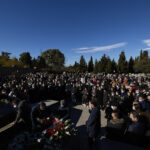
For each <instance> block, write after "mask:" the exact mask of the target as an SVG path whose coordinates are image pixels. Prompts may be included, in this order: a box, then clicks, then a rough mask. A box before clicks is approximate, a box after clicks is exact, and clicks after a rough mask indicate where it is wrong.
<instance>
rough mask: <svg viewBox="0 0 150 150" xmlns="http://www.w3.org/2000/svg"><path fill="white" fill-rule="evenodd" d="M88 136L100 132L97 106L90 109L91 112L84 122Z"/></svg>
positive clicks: (96, 134)
mask: <svg viewBox="0 0 150 150" xmlns="http://www.w3.org/2000/svg"><path fill="white" fill-rule="evenodd" d="M86 126H87V132H88V136H89V137H96V136H98V135H99V132H100V110H99V107H96V108H94V109H92V111H91V114H90V116H89V118H88V120H87V122H86Z"/></svg>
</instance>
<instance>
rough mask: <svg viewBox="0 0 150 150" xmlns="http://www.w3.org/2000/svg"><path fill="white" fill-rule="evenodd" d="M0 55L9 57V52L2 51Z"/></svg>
mask: <svg viewBox="0 0 150 150" xmlns="http://www.w3.org/2000/svg"><path fill="white" fill-rule="evenodd" d="M1 55H2V57H6V58H7V59H9V58H10V55H11V53H8V52H2V53H1Z"/></svg>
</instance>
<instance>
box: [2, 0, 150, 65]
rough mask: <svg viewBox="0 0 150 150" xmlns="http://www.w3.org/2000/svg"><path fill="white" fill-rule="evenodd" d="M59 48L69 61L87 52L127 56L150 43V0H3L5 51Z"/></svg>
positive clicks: (16, 53) (97, 55) (96, 56)
mask: <svg viewBox="0 0 150 150" xmlns="http://www.w3.org/2000/svg"><path fill="white" fill-rule="evenodd" d="M51 48H57V49H60V50H61V51H62V52H63V53H64V54H65V57H66V65H69V64H73V63H74V61H75V60H76V61H79V59H80V56H81V55H84V57H85V58H86V60H87V61H88V60H89V58H90V56H93V58H94V59H98V60H99V59H100V58H101V56H102V55H103V54H104V53H105V54H106V55H108V56H110V57H111V58H115V60H117V59H118V56H119V54H120V52H121V51H122V50H124V51H125V53H126V56H127V59H128V58H129V57H130V56H133V57H135V56H137V55H139V53H140V49H147V50H149V49H150V0H0V52H1V51H7V52H11V53H12V55H11V56H12V57H13V56H16V57H19V54H20V53H22V52H24V51H29V52H30V53H31V55H32V57H37V56H38V55H40V53H41V51H44V50H46V49H51Z"/></svg>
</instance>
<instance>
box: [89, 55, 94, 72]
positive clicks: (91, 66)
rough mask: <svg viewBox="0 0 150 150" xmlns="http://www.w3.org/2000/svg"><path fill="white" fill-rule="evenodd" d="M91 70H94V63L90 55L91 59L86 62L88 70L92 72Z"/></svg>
mask: <svg viewBox="0 0 150 150" xmlns="http://www.w3.org/2000/svg"><path fill="white" fill-rule="evenodd" d="M93 70H94V64H93V58H92V56H91V59H90V61H89V63H88V72H93Z"/></svg>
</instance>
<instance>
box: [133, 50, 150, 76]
mask: <svg viewBox="0 0 150 150" xmlns="http://www.w3.org/2000/svg"><path fill="white" fill-rule="evenodd" d="M133 68H134V71H135V72H137V73H149V72H150V58H149V57H148V51H144V52H143V51H142V50H141V52H140V57H137V58H136V59H135V62H134V66H133Z"/></svg>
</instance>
